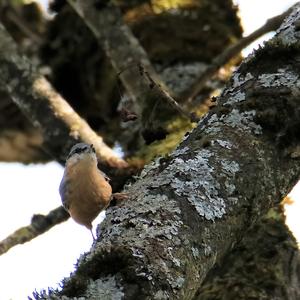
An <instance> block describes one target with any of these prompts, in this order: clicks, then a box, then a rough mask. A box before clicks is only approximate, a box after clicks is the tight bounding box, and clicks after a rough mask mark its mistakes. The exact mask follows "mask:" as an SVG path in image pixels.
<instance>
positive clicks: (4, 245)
mask: <svg viewBox="0 0 300 300" xmlns="http://www.w3.org/2000/svg"><path fill="white" fill-rule="evenodd" d="M68 218H69V214H68V213H67V212H66V210H65V209H64V208H63V207H62V206H60V207H57V208H55V209H53V210H51V211H50V212H49V213H48V214H47V215H45V216H44V215H34V216H33V217H32V219H31V224H30V225H28V226H25V227H22V228H19V229H18V230H16V231H15V232H14V233H12V234H11V235H9V236H8V237H7V238H5V239H4V240H3V241H1V242H0V255H2V254H4V253H6V252H7V251H8V250H9V249H10V248H12V247H14V246H16V245H19V244H24V243H26V242H29V241H31V240H32V239H34V238H36V237H37V236H39V235H41V234H43V233H45V232H46V231H48V230H49V229H51V228H52V227H53V226H55V225H57V224H60V223H62V222H64V221H66V220H67V219H68Z"/></svg>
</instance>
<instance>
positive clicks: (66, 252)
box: [0, 0, 300, 300]
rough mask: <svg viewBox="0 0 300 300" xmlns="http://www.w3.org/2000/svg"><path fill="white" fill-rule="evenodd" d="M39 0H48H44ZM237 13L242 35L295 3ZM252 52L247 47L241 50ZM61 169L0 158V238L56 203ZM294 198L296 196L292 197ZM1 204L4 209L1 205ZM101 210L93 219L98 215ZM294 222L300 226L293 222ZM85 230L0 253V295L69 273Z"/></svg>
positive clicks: (252, 5) (65, 229)
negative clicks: (242, 28) (1, 160)
mask: <svg viewBox="0 0 300 300" xmlns="http://www.w3.org/2000/svg"><path fill="white" fill-rule="evenodd" d="M41 2H43V4H44V5H46V4H47V2H48V1H46V0H43V1H41ZM235 2H236V3H237V4H239V5H240V16H241V19H242V23H243V26H244V30H245V33H246V34H249V33H250V32H252V31H253V30H255V29H256V28H258V27H259V26H261V25H263V24H264V23H265V21H266V19H267V18H270V17H272V16H274V15H277V14H279V13H281V12H282V11H284V10H285V9H286V8H288V7H289V6H291V5H292V4H294V3H296V2H297V1H291V0H251V1H249V0H240V1H235ZM249 51H252V50H251V49H248V50H247V52H246V53H248V52H249ZM62 174H63V168H62V167H61V166H60V165H58V164H57V163H54V162H52V163H48V164H46V165H29V166H23V165H21V164H16V163H12V164H7V163H0V182H1V190H0V199H1V210H0V240H2V239H4V238H5V237H7V236H8V235H9V234H11V233H12V232H14V231H15V230H16V229H18V228H19V227H22V226H26V225H28V224H29V223H30V219H31V217H32V215H33V214H36V213H42V214H47V213H48V212H49V211H50V210H52V209H53V208H55V207H57V206H59V205H60V204H61V202H60V197H59V194H58V186H59V183H60V180H61V177H62ZM293 195H294V196H293V197H294V199H295V200H296V201H295V203H294V204H293V205H292V206H287V207H286V211H287V215H288V220H287V223H288V224H289V226H290V227H291V228H292V230H293V228H294V234H295V236H297V238H298V241H300V232H299V231H298V232H297V231H295V230H296V229H297V221H298V219H299V215H300V199H299V195H300V186H297V190H295V191H294V192H293ZM297 200H298V201H297ZM4 207H5V209H4ZM103 216H104V214H103V213H102V214H101V215H100V216H99V217H98V218H97V219H96V220H95V222H94V224H97V223H99V221H100V220H101V219H103ZM298 227H300V226H299V225H298ZM92 242H93V240H92V236H91V234H90V232H89V231H88V230H87V229H86V228H84V227H83V226H80V225H78V224H76V223H75V222H74V221H73V220H68V221H67V222H65V223H63V224H61V225H57V226H55V227H54V228H53V229H51V230H50V231H48V232H47V233H46V234H43V235H41V236H39V237H37V238H36V239H34V240H33V241H31V242H29V243H26V244H23V245H18V246H16V247H14V248H12V249H11V250H10V251H8V252H7V253H6V254H4V255H1V256H0V282H1V287H0V300H9V299H12V300H23V299H27V296H30V295H32V291H34V290H35V289H36V290H38V291H39V290H40V289H43V288H44V289H47V287H56V286H57V285H58V284H59V282H60V281H61V279H63V277H67V276H69V274H70V273H71V272H72V271H73V270H74V264H75V263H76V261H77V259H78V257H79V256H80V254H81V253H83V252H85V251H88V250H89V248H90V246H91V244H92Z"/></svg>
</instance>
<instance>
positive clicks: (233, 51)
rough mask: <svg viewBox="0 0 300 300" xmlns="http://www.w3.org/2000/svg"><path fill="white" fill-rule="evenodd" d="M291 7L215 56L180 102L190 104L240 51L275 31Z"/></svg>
mask: <svg viewBox="0 0 300 300" xmlns="http://www.w3.org/2000/svg"><path fill="white" fill-rule="evenodd" d="M292 9H293V7H291V8H289V9H288V10H287V11H285V12H284V13H282V14H280V15H277V16H275V17H273V18H270V19H268V20H267V22H266V23H265V24H264V25H263V26H262V27H260V28H259V29H257V30H255V31H254V32H252V33H251V34H250V35H248V36H246V37H244V38H242V39H240V40H239V41H238V42H237V43H236V44H234V45H231V46H229V47H228V48H227V49H226V50H225V51H224V52H222V53H221V54H220V55H219V56H217V57H216V58H215V59H214V60H213V61H212V63H211V64H210V65H209V66H208V67H207V68H206V70H204V72H203V73H202V74H201V75H200V77H199V78H198V79H197V80H196V81H195V83H194V84H193V85H192V87H190V88H189V89H188V91H187V92H185V93H183V94H185V96H183V99H182V102H187V103H188V102H191V101H192V100H193V99H194V98H195V97H196V96H197V95H198V94H199V93H200V92H201V90H202V89H203V87H204V86H205V84H206V82H207V81H208V80H209V79H211V78H212V76H213V75H214V74H215V73H216V72H217V71H218V70H219V69H220V68H221V67H222V66H223V65H225V64H226V63H227V62H228V61H229V60H230V59H232V58H233V57H235V56H236V55H238V54H239V53H240V52H241V50H243V49H244V48H245V47H247V46H248V45H250V44H251V43H252V42H253V41H255V40H256V39H258V38H259V37H261V36H262V35H264V34H266V33H268V32H270V31H274V30H276V29H277V28H278V27H279V26H280V24H281V23H282V22H283V20H284V18H285V17H287V16H288V15H289V14H290V13H291V11H292Z"/></svg>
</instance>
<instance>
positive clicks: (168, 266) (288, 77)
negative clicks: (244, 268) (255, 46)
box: [36, 6, 300, 299]
mask: <svg viewBox="0 0 300 300" xmlns="http://www.w3.org/2000/svg"><path fill="white" fill-rule="evenodd" d="M299 22H300V7H299V6H298V7H297V8H296V9H295V10H294V12H293V13H292V15H291V16H290V17H289V18H288V19H287V20H286V21H285V23H284V24H283V25H282V26H281V28H280V29H279V31H278V33H277V35H276V37H275V38H273V39H272V40H271V41H270V42H269V43H268V44H267V45H266V46H265V48H263V49H260V50H259V51H257V52H256V53H255V55H253V56H252V57H249V58H248V59H247V60H246V61H245V62H244V63H243V64H242V65H241V67H240V68H239V69H238V71H237V72H236V73H235V74H234V75H233V77H232V80H231V84H230V85H229V86H228V87H227V89H225V90H224V92H223V93H222V95H221V97H220V98H219V99H218V106H217V107H216V108H215V109H213V110H212V111H211V112H210V113H209V114H208V115H207V116H206V117H205V118H204V119H203V120H202V121H200V123H199V124H198V127H197V128H196V129H195V130H194V131H193V132H192V133H191V134H190V135H189V136H187V137H186V139H185V140H184V141H183V142H182V143H181V145H180V146H179V147H178V149H177V150H176V151H174V152H172V153H171V154H170V155H169V156H168V157H167V158H159V159H157V160H156V161H155V162H153V163H152V164H151V165H149V166H147V167H146V168H145V169H144V171H143V172H142V174H141V175H140V177H139V178H137V180H136V182H135V183H133V184H132V185H131V186H128V187H127V188H126V192H127V193H128V194H129V195H130V199H129V200H128V201H126V202H124V203H122V205H120V206H119V207H115V208H110V209H109V210H108V211H107V217H106V219H105V221H104V222H103V223H102V224H101V226H100V227H99V228H98V236H99V237H98V241H97V242H96V243H94V244H93V246H92V248H91V251H90V252H89V253H87V254H85V255H83V256H82V257H81V258H80V260H79V262H78V266H77V270H76V272H75V273H74V274H72V275H71V277H70V278H68V279H65V280H64V282H63V288H62V290H61V291H53V292H51V295H50V296H47V295H46V294H42V295H36V299H39V298H40V299H41V298H43V299H44V298H48V299H72V298H74V297H80V296H83V297H85V298H87V299H93V298H97V297H98V298H100V299H101V297H104V296H106V297H108V298H111V299H193V298H194V297H195V295H196V292H197V290H198V289H199V287H200V286H201V284H202V282H203V281H204V280H205V278H206V276H207V274H208V273H209V271H210V270H211V269H212V268H213V267H214V266H215V265H216V264H217V263H220V262H221V261H222V258H224V256H225V255H226V254H227V253H228V251H229V250H231V249H232V248H233V247H234V245H235V244H236V243H237V242H238V241H239V240H240V239H241V238H242V237H243V236H244V234H245V232H246V229H248V228H249V227H251V226H252V225H253V224H255V222H257V220H258V219H259V218H260V217H261V216H262V215H263V214H265V213H266V212H267V210H269V208H270V207H272V206H274V205H276V204H278V203H279V202H280V200H281V199H282V198H283V197H284V196H285V195H286V194H287V193H288V192H289V190H290V189H291V188H292V186H293V185H294V184H295V183H296V181H297V180H298V178H299V174H300V164H299V131H300V122H299V120H300V100H299V99H300V98H299V93H300V90H299V86H300V78H299V75H298V74H299V61H298V58H299V53H300V48H299V47H300V44H299V42H298V41H299V36H300V34H299V31H298V29H299ZM63 296H64V297H63Z"/></svg>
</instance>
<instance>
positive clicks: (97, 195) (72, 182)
mask: <svg viewBox="0 0 300 300" xmlns="http://www.w3.org/2000/svg"><path fill="white" fill-rule="evenodd" d="M67 176H68V178H69V187H68V193H69V197H70V199H71V201H69V203H70V207H69V213H70V215H71V217H72V218H73V219H74V220H75V221H76V222H77V223H79V224H82V225H84V226H86V227H87V228H88V229H91V228H92V221H93V220H94V219H95V218H96V217H97V216H98V214H99V213H100V212H101V211H102V210H103V209H105V208H106V207H107V206H108V205H109V202H110V199H111V195H112V189H111V186H110V184H109V183H108V182H107V181H106V180H105V179H104V177H103V176H102V174H101V173H100V172H99V170H98V168H97V166H96V164H95V163H93V162H90V161H88V160H87V161H81V162H80V163H77V164H74V165H73V166H72V167H71V166H70V167H69V168H68V174H67Z"/></svg>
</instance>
